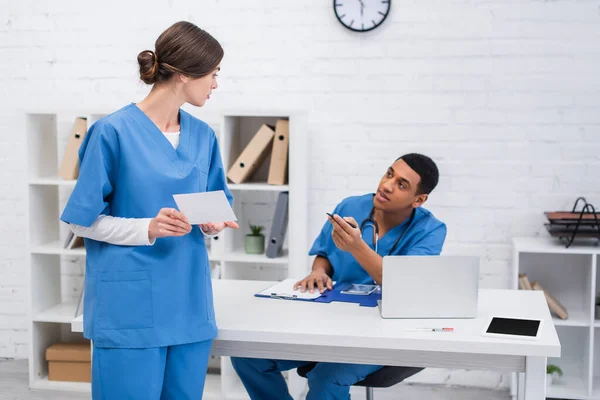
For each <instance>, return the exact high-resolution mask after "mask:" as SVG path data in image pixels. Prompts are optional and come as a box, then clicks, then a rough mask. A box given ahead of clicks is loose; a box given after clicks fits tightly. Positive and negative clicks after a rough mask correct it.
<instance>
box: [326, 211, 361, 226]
mask: <svg viewBox="0 0 600 400" xmlns="http://www.w3.org/2000/svg"><path fill="white" fill-rule="evenodd" d="M325 214H327V215H329V216H330V217H331V218H333V215H331V214H329V213H328V212H326V213H325ZM333 219H334V220H335V218H333ZM335 222H337V221H335ZM344 222H346V223H347V224H348V225H350V226H351V227H352V228H354V229H356V225H354V224H353V223H352V222H348V221H346V220H344Z"/></svg>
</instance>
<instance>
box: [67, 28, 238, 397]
mask: <svg viewBox="0 0 600 400" xmlns="http://www.w3.org/2000/svg"><path fill="white" fill-rule="evenodd" d="M222 58H223V49H222V48H221V45H220V44H219V43H218V42H217V41H216V40H215V39H214V38H213V37H212V36H211V35H210V34H208V33H207V32H205V31H203V30H202V29H200V28H198V27H197V26H195V25H193V24H191V23H188V22H178V23H176V24H174V25H173V26H171V27H169V28H168V29H167V30H166V31H165V32H163V33H162V34H161V35H160V37H159V38H158V40H157V41H156V43H155V50H154V51H149V50H147V51H143V52H141V53H140V54H139V55H138V62H139V70H140V77H141V79H142V81H144V82H145V83H147V84H152V85H153V86H152V90H151V91H150V93H149V94H148V96H147V97H146V98H145V99H144V100H143V101H141V102H139V103H137V104H136V103H131V104H129V105H126V106H125V107H123V108H121V109H119V110H117V111H115V112H114V113H112V114H110V115H108V116H106V117H104V118H102V119H100V120H99V121H97V122H96V123H94V124H93V125H92V126H91V127H90V129H89V132H88V134H87V135H86V137H85V140H84V142H83V143H82V145H81V149H80V152H79V157H80V173H79V178H78V180H77V184H76V186H75V188H74V190H73V193H72V194H71V196H70V198H69V201H68V203H67V206H66V208H65V210H64V212H63V214H62V216H61V220H63V221H65V222H67V223H69V224H71V226H72V229H73V230H74V231H77V232H80V233H81V232H83V235H84V236H85V237H86V240H85V242H86V251H87V260H86V276H85V299H84V336H85V337H86V338H89V339H91V340H92V341H93V345H94V348H93V361H92V398H93V399H98V400H100V399H102V400H120V399H140V400H150V399H157V400H158V399H161V400H171V399H172V400H175V399H177V400H182V399H193V400H197V399H200V398H202V392H203V388H204V381H205V377H206V371H207V365H208V360H209V352H210V348H211V343H212V339H213V338H214V337H215V336H216V333H217V328H216V325H215V316H214V309H213V299H212V286H211V277H210V264H209V261H208V254H207V251H206V247H205V242H204V235H214V234H216V233H218V232H220V231H221V230H223V229H224V228H226V227H230V228H237V227H238V226H237V224H236V223H235V222H219V223H212V224H205V225H202V226H190V224H189V223H188V221H187V219H186V217H185V216H184V215H182V214H181V213H180V212H179V211H178V210H177V209H176V204H175V202H174V199H173V195H174V194H178V193H194V192H204V191H214V190H223V191H224V192H225V194H226V196H227V197H228V199H229V201H230V203H231V202H232V196H231V193H230V192H229V190H228V188H227V184H226V180H225V174H224V171H223V165H222V162H221V157H220V152H219V145H218V143H217V138H216V136H215V133H214V131H213V130H212V129H211V128H210V127H209V126H208V125H207V124H206V123H205V122H202V121H200V120H199V119H197V118H195V117H193V116H192V115H190V114H188V113H187V112H185V111H183V110H181V108H180V107H181V106H182V105H183V104H185V103H189V104H191V105H194V106H197V107H201V106H203V105H204V103H205V102H206V101H207V100H208V99H209V98H210V94H211V93H212V91H213V90H214V89H216V88H217V80H216V76H217V71H219V69H220V63H221V60H222Z"/></svg>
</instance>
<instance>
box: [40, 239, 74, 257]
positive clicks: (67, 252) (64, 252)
mask: <svg viewBox="0 0 600 400" xmlns="http://www.w3.org/2000/svg"><path fill="white" fill-rule="evenodd" d="M30 251H31V253H32V254H55V255H61V256H85V247H78V248H75V249H65V248H64V247H63V243H62V242H60V241H58V240H57V241H54V242H50V243H46V244H42V245H39V246H35V247H32V248H31V250H30Z"/></svg>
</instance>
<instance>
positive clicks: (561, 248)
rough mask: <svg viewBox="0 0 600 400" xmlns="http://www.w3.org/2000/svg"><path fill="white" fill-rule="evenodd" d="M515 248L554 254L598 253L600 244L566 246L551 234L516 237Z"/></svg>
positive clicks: (520, 250) (522, 250) (522, 251)
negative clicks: (534, 236) (535, 236)
mask: <svg viewBox="0 0 600 400" xmlns="http://www.w3.org/2000/svg"><path fill="white" fill-rule="evenodd" d="M513 246H514V249H515V250H516V251H518V252H520V253H545V254H548V253H553V254H598V253H600V246H597V245H595V244H594V245H592V244H590V245H584V244H578V243H577V242H575V243H573V244H572V245H571V246H570V247H569V248H566V247H565V246H566V244H565V243H564V242H561V241H559V240H558V239H557V238H553V237H550V236H542V237H538V238H514V239H513Z"/></svg>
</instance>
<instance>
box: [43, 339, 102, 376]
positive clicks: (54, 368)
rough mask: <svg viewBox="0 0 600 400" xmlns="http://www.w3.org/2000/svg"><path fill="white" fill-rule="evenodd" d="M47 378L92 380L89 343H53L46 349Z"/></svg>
mask: <svg viewBox="0 0 600 400" xmlns="http://www.w3.org/2000/svg"><path fill="white" fill-rule="evenodd" d="M46 360H47V361H48V380H49V381H67V382H91V381H92V363H91V361H92V352H91V348H90V343H89V342H88V343H55V344H53V345H52V346H50V347H48V348H47V349H46Z"/></svg>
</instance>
